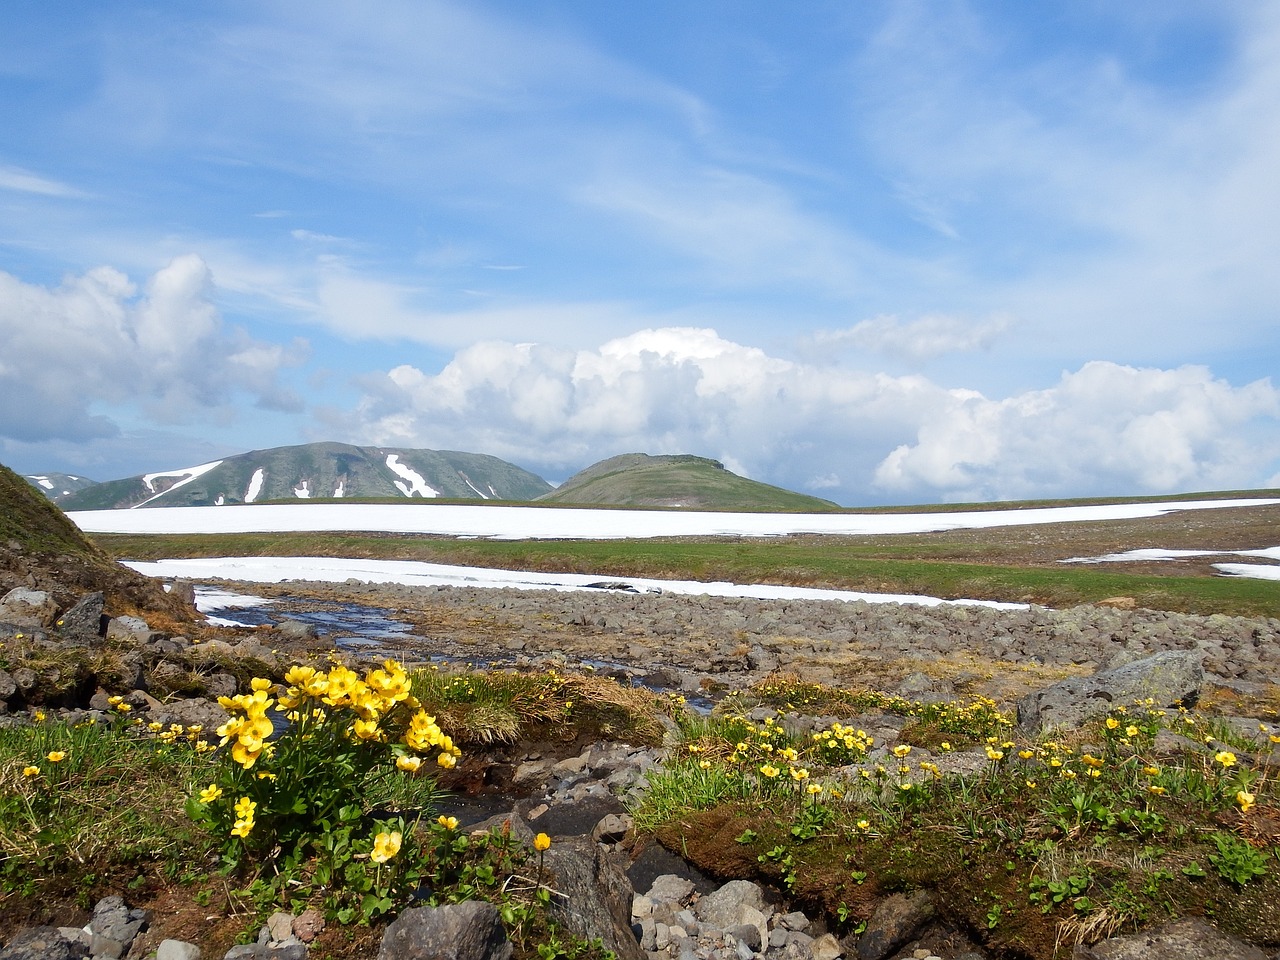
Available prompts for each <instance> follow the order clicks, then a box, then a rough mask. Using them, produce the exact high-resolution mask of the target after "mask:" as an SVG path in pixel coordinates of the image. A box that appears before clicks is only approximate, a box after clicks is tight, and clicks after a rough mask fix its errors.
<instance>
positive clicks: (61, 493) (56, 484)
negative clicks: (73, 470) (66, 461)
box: [23, 473, 97, 503]
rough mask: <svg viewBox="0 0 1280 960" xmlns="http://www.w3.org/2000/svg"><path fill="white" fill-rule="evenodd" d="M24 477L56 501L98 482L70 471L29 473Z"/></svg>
mask: <svg viewBox="0 0 1280 960" xmlns="http://www.w3.org/2000/svg"><path fill="white" fill-rule="evenodd" d="M23 479H24V480H26V481H27V482H28V483H30V484H32V485H33V486H35V487H37V488H38V489H39V490H40V492H41V493H43V494H44V495H45V496H46V497H48V498H49V499H50V500H52V501H54V503H57V502H58V501H59V500H61V499H62V498H63V497H69V496H71V494H73V493H79V492H80V491H81V490H84V489H87V488H88V487H92V486H93V485H94V484H95V483H96V482H97V481H95V480H89V479H88V478H86V477H77V476H73V475H72V474H70V473H40V474H27V475H26V476H25V477H23Z"/></svg>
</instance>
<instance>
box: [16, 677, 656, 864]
mask: <svg viewBox="0 0 1280 960" xmlns="http://www.w3.org/2000/svg"><path fill="white" fill-rule="evenodd" d="M0 699H3V694H0ZM633 826H635V821H634V820H632V819H631V816H630V815H629V814H626V813H611V814H608V815H607V816H605V817H602V818H601V820H600V822H599V823H597V824H596V825H595V828H594V829H593V830H592V831H591V839H592V840H594V841H595V842H596V843H621V842H622V841H623V840H625V839H626V836H627V833H628V832H629V831H630V830H631V828H632V827H633Z"/></svg>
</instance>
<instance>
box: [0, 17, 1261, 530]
mask: <svg viewBox="0 0 1280 960" xmlns="http://www.w3.org/2000/svg"><path fill="white" fill-rule="evenodd" d="M0 127H2V128H3V129H4V131H5V133H4V136H3V137H2V138H0V344H3V346H2V347H0V462H4V463H5V464H6V465H8V466H11V467H13V468H14V469H17V470H19V471H21V472H40V471H48V470H61V471H65V472H69V473H78V474H83V475H87V476H90V477H92V478H94V479H100V480H105V479H112V478H115V477H121V476H127V475H131V474H135V473H141V472H144V471H149V470H157V469H166V468H173V467H180V466H187V465H191V464H194V463H198V462H201V461H204V460H209V459H214V458H216V457H219V456H223V455H227V454H231V453H236V452H241V451H244V450H248V449H254V448H260V447H267V446H276V445H282V444H288V443H301V442H306V441H310V440H319V439H332V440H342V441H347V442H353V443H362V444H374V445H386V446H405V447H430V448H435V449H462V450H473V451H478V452H483V453H491V454H494V455H496V456H500V457H504V458H506V459H509V460H511V461H513V462H515V463H517V464H520V465H521V466H524V467H527V468H528V469H531V470H534V471H535V472H537V473H540V474H542V475H543V476H545V477H547V478H548V479H550V480H552V481H553V482H554V481H558V480H561V479H563V478H565V477H567V476H568V475H569V474H571V473H573V472H575V471H576V470H578V469H580V468H582V467H584V466H587V465H588V464H590V463H592V462H594V461H596V460H599V459H601V458H603V457H607V456H611V455H613V454H617V453H623V452H630V451H645V452H649V453H697V454H700V455H703V456H709V457H714V458H717V459H720V460H722V461H723V462H725V463H726V465H728V466H729V467H730V468H731V469H734V470H736V471H738V472H740V473H744V474H746V475H747V476H750V477H752V478H755V479H759V480H763V481H767V482H771V483H776V484H780V485H783V486H787V487H791V488H793V489H798V490H803V491H806V492H811V493H815V494H818V495H820V496H825V497H828V498H830V499H834V500H836V501H838V502H841V503H845V504H849V505H858V504H873V503H884V502H900V503H912V502H930V501H956V500H985V499H1009V498H1025V497H1040V496H1077V495H1107V494H1146V493H1168V492H1178V491H1190V490H1211V489H1232V488H1243V487H1259V486H1280V389H1277V385H1276V384H1275V383H1273V382H1272V380H1271V379H1270V378H1271V376H1272V374H1273V370H1274V369H1275V368H1276V366H1277V362H1276V361H1277V358H1280V268H1278V267H1277V260H1278V259H1280V173H1278V172H1277V171H1280V6H1277V5H1275V4H1273V3H1268V2H1261V0H1259V2H1203V3H1201V2H1194V0H1192V2H1186V3H1180V4H1165V3H1156V2H1143V0H1135V2H1131V3H1125V4H1112V3H1103V2H1076V3H1071V4H1026V3H1021V2H1012V0H1010V2H987V3H976V2H975V3H965V2H959V0H955V2H947V0H939V2H910V0H899V2H888V0H885V2H860V3H848V2H818V0H815V2H811V3H803V4H802V3H793V4H778V3H766V2H759V3H753V2H747V3H734V4H728V3H719V2H707V3H700V4H688V3H674V2H662V0H659V2H653V3H646V4H602V3H597V2H587V0H581V2H568V0H562V2H554V0H552V2H548V3H544V4H523V3H514V2H505V3H503V2H492V3H466V4H462V3H456V4H454V3H432V2H418V0H414V2H383V3H373V4H363V5H354V4H350V3H346V2H330V0H313V2H307V3H301V2H298V3H291V2H269V0H268V2H253V3H250V2H220V3H211V2H190V3H182V4H172V3H135V2H127V0H124V2H119V3H112V4H109V5H103V4H91V3H76V2H67V3H59V4H47V3H38V2H28V0H11V2H9V3H6V4H4V5H3V8H2V9H0Z"/></svg>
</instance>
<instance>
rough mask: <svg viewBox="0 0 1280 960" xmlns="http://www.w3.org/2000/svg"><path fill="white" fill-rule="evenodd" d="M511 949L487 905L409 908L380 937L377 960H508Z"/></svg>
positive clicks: (498, 919) (494, 912)
mask: <svg viewBox="0 0 1280 960" xmlns="http://www.w3.org/2000/svg"><path fill="white" fill-rule="evenodd" d="M511 952H512V946H511V943H510V941H509V940H507V934H506V931H505V930H503V928H502V917H501V916H499V914H498V908H497V907H495V906H494V905H493V904H491V903H480V902H479V901H476V900H468V901H467V902H465V903H454V904H448V905H446V906H443V907H411V908H409V909H408V910H406V911H404V913H402V914H400V916H399V917H397V918H396V919H395V920H394V921H393V922H392V923H391V924H390V926H388V927H387V932H386V933H385V934H383V936H382V946H381V947H380V948H379V949H378V960H508V958H509V957H510V956H511Z"/></svg>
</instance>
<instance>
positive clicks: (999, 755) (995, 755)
mask: <svg viewBox="0 0 1280 960" xmlns="http://www.w3.org/2000/svg"><path fill="white" fill-rule="evenodd" d="M987 759H988V760H993V761H994V760H1003V759H1004V751H1003V750H997V749H996V748H995V747H992V746H988V747H987Z"/></svg>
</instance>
